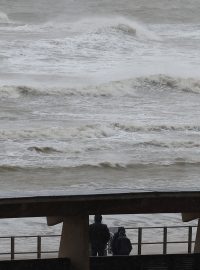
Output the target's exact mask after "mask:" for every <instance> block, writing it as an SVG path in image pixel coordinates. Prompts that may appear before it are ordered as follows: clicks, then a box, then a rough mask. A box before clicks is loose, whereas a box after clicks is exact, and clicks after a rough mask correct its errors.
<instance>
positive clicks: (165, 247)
mask: <svg viewBox="0 0 200 270" xmlns="http://www.w3.org/2000/svg"><path fill="white" fill-rule="evenodd" d="M163 254H167V227H164V228H163Z"/></svg>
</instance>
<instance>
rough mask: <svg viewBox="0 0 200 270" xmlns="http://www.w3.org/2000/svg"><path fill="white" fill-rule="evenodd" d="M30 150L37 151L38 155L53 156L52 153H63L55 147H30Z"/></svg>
mask: <svg viewBox="0 0 200 270" xmlns="http://www.w3.org/2000/svg"><path fill="white" fill-rule="evenodd" d="M28 150H30V151H35V152H37V153H43V154H51V153H62V151H60V150H57V149H55V148H53V147H48V146H46V147H38V146H31V147H28Z"/></svg>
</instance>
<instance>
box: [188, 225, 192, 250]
mask: <svg viewBox="0 0 200 270" xmlns="http://www.w3.org/2000/svg"><path fill="white" fill-rule="evenodd" d="M191 252H192V226H188V253H191Z"/></svg>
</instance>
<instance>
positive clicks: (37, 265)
mask: <svg viewBox="0 0 200 270" xmlns="http://www.w3.org/2000/svg"><path fill="white" fill-rule="evenodd" d="M0 269H2V270H51V269H53V270H70V260H69V259H67V258H64V259H41V260H37V259H35V260H15V261H0Z"/></svg>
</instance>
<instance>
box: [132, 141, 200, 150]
mask: <svg viewBox="0 0 200 270" xmlns="http://www.w3.org/2000/svg"><path fill="white" fill-rule="evenodd" d="M137 145H140V146H145V147H146V146H154V147H161V148H173V149H174V148H199V147H200V144H199V143H195V142H193V141H173V142H161V141H156V140H152V141H148V142H142V143H138V144H137Z"/></svg>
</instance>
